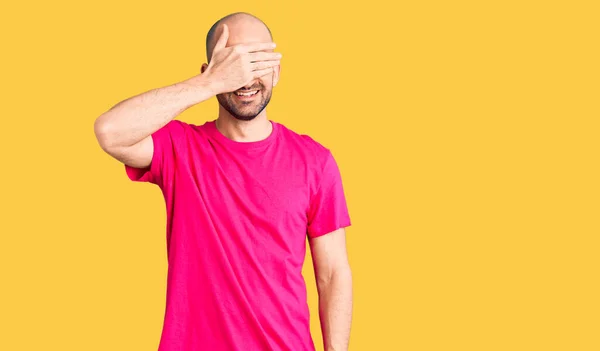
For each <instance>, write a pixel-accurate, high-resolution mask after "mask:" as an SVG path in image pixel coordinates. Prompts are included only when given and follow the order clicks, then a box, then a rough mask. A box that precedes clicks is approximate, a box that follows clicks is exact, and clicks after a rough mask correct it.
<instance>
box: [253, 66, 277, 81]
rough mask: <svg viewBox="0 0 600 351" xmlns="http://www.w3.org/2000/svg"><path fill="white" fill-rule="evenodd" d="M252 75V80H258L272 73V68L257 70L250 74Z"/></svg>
mask: <svg viewBox="0 0 600 351" xmlns="http://www.w3.org/2000/svg"><path fill="white" fill-rule="evenodd" d="M252 73H253V74H254V78H255V79H256V78H260V77H262V76H266V75H268V74H271V73H273V67H270V68H265V69H259V70H258V71H254V72H252Z"/></svg>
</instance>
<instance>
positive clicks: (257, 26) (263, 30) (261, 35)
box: [206, 12, 273, 62]
mask: <svg viewBox="0 0 600 351" xmlns="http://www.w3.org/2000/svg"><path fill="white" fill-rule="evenodd" d="M223 23H225V24H227V27H228V28H229V39H228V40H227V44H226V46H231V45H237V44H242V43H258V42H268V41H273V35H272V34H271V30H270V29H269V27H267V25H266V24H265V23H264V22H263V21H262V20H261V19H260V18H258V17H256V16H254V15H252V14H250V13H247V12H236V13H232V14H229V15H227V16H225V17H223V18H221V19H220V20H218V21H217V22H215V24H213V25H212V27H210V29H209V31H208V33H207V34H206V56H207V60H208V61H209V62H210V58H211V56H212V51H213V48H214V46H215V43H216V41H217V39H218V37H219V35H221V30H220V27H221V26H220V25H221V24H223ZM217 29H219V30H218V31H217Z"/></svg>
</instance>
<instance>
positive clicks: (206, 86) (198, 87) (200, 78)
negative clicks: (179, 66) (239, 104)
mask: <svg viewBox="0 0 600 351" xmlns="http://www.w3.org/2000/svg"><path fill="white" fill-rule="evenodd" d="M183 83H185V84H186V85H189V86H191V87H192V89H193V90H194V91H195V92H196V94H198V97H199V98H200V99H201V101H204V100H208V99H209V98H211V97H213V96H215V95H217V94H219V90H218V84H216V83H215V81H214V80H213V79H211V78H210V77H209V76H208V75H207V74H206V73H203V74H199V75H197V76H194V77H192V78H190V79H187V80H185V81H184V82H183Z"/></svg>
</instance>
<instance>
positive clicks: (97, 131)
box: [94, 116, 114, 153]
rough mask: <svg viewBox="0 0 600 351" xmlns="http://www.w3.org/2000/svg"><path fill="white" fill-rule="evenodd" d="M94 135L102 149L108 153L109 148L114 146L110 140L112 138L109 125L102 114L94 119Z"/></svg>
mask: <svg viewBox="0 0 600 351" xmlns="http://www.w3.org/2000/svg"><path fill="white" fill-rule="evenodd" d="M94 135H95V136H96V140H97V141H98V144H99V145H100V147H101V148H102V150H104V151H105V152H107V153H109V150H111V149H112V148H113V146H114V145H113V144H114V143H113V142H112V140H114V138H113V137H112V135H113V132H112V128H111V126H110V124H109V123H108V122H107V121H106V120H105V118H103V116H100V117H98V118H96V121H94Z"/></svg>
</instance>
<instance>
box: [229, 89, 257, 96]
mask: <svg viewBox="0 0 600 351" xmlns="http://www.w3.org/2000/svg"><path fill="white" fill-rule="evenodd" d="M234 94H235V95H237V96H240V97H249V96H254V95H256V94H258V90H250V91H236V92H235V93H234Z"/></svg>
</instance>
